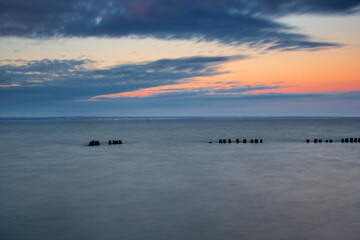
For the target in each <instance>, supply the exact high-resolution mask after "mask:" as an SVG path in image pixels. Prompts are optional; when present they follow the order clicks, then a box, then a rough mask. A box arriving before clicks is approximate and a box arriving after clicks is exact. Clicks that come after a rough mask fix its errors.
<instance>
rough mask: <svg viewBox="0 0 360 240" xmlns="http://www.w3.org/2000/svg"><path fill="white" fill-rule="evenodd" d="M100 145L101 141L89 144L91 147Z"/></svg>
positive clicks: (93, 141)
mask: <svg viewBox="0 0 360 240" xmlns="http://www.w3.org/2000/svg"><path fill="white" fill-rule="evenodd" d="M99 145H100V141H95V140H92V141H91V142H89V146H99Z"/></svg>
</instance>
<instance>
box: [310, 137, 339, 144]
mask: <svg viewBox="0 0 360 240" xmlns="http://www.w3.org/2000/svg"><path fill="white" fill-rule="evenodd" d="M324 141H325V142H326V143H332V142H333V140H332V139H331V138H330V139H325V140H324ZM341 141H342V142H344V141H345V140H344V139H342V140H341ZM305 142H306V143H310V142H311V141H310V139H309V138H308V139H306V141H305ZM322 142H323V140H322V139H321V138H314V143H322Z"/></svg>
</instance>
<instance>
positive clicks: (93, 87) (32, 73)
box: [0, 56, 246, 103]
mask: <svg viewBox="0 0 360 240" xmlns="http://www.w3.org/2000/svg"><path fill="white" fill-rule="evenodd" d="M242 58H246V56H230V57H226V56H225V57H224V56H223V57H189V58H178V59H161V60H158V61H153V62H145V63H139V64H124V65H118V66H113V67H110V68H108V69H101V70H99V69H95V70H89V69H87V68H86V65H87V64H92V63H93V62H92V61H90V60H47V59H45V60H41V61H30V62H25V61H16V62H12V63H11V64H4V65H0V101H10V99H11V100H12V101H18V102H20V103H26V101H32V102H34V101H40V102H41V101H68V100H79V99H86V98H90V97H93V96H96V95H102V94H112V93H119V92H127V91H134V90H138V89H142V88H149V87H156V86H162V85H169V84H174V83H178V82H179V81H181V80H186V79H189V78H194V77H201V76H213V75H217V74H221V73H222V72H219V71H217V67H218V65H219V64H221V63H224V62H228V61H231V60H234V59H242Z"/></svg>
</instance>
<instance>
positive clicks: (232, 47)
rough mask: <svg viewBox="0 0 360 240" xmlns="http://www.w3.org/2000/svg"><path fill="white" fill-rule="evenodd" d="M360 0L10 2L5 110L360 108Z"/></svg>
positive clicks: (2, 28)
mask: <svg viewBox="0 0 360 240" xmlns="http://www.w3.org/2000/svg"><path fill="white" fill-rule="evenodd" d="M359 11H360V0H253V1H246V0H191V1H190V0H181V1H180V0H62V1H53V0H31V1H29V0H11V1H8V0H0V117H21V116H22V117H41V116H360V13H359Z"/></svg>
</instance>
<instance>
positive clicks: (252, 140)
mask: <svg viewBox="0 0 360 240" xmlns="http://www.w3.org/2000/svg"><path fill="white" fill-rule="evenodd" d="M249 141H250V143H263V140H262V139H258V138H255V139H250V140H249ZM235 142H236V143H240V139H239V138H237V139H236V140H235ZM247 142H248V140H247V139H246V138H244V139H243V140H242V143H247ZM209 143H212V142H209ZM219 143H232V140H231V138H229V139H228V140H226V139H219Z"/></svg>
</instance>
